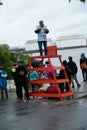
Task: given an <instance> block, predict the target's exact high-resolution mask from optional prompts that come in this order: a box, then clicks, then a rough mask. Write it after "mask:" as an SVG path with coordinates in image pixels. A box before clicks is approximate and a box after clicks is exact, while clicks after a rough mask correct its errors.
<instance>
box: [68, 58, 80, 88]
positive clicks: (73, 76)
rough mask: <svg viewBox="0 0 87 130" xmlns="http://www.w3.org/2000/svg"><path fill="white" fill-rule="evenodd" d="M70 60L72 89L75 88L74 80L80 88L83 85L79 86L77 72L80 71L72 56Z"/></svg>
mask: <svg viewBox="0 0 87 130" xmlns="http://www.w3.org/2000/svg"><path fill="white" fill-rule="evenodd" d="M68 59H69V62H68V66H69V68H70V70H71V83H72V88H74V81H73V80H75V82H76V84H77V87H78V88H79V87H80V86H81V85H80V84H79V82H78V79H77V71H78V68H77V65H76V63H75V62H74V61H73V58H72V57H71V56H69V57H68Z"/></svg>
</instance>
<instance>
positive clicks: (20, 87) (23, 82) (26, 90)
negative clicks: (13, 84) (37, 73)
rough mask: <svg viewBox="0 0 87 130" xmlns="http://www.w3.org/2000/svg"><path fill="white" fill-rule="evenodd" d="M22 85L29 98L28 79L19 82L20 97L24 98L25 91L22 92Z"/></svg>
mask: <svg viewBox="0 0 87 130" xmlns="http://www.w3.org/2000/svg"><path fill="white" fill-rule="evenodd" d="M22 87H23V88H24V90H25V93H26V97H27V98H29V93H28V87H27V81H26V80H25V79H24V80H19V83H18V93H19V98H20V99H22V98H23V93H22Z"/></svg>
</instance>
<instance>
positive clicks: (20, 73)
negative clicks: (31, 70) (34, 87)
mask: <svg viewBox="0 0 87 130" xmlns="http://www.w3.org/2000/svg"><path fill="white" fill-rule="evenodd" d="M16 73H17V77H18V79H19V80H23V79H25V80H26V79H27V70H26V67H24V66H18V68H17V69H16Z"/></svg>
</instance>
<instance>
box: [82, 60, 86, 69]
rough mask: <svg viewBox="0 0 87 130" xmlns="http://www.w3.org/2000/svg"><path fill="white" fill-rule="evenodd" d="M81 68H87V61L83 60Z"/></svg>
mask: <svg viewBox="0 0 87 130" xmlns="http://www.w3.org/2000/svg"><path fill="white" fill-rule="evenodd" d="M81 69H83V70H84V69H87V64H86V62H83V63H82V64H81Z"/></svg>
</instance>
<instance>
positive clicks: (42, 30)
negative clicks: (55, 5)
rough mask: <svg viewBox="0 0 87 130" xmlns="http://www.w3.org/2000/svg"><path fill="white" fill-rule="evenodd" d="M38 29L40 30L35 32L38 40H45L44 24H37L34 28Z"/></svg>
mask: <svg viewBox="0 0 87 130" xmlns="http://www.w3.org/2000/svg"><path fill="white" fill-rule="evenodd" d="M37 29H40V32H39V33H38V34H37V35H38V41H47V36H46V33H45V29H47V27H46V26H43V27H41V26H40V25H38V26H37V27H36V30H37Z"/></svg>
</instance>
